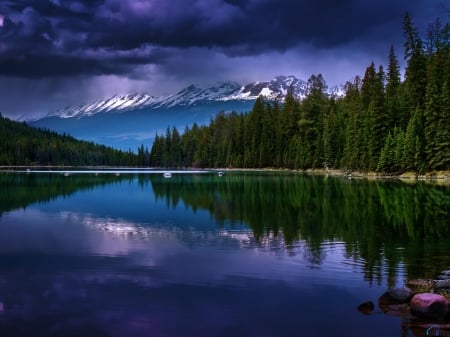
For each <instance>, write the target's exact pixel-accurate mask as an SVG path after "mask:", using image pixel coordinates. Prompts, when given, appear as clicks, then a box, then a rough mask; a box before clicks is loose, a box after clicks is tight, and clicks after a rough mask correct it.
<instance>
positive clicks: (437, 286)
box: [434, 279, 450, 291]
mask: <svg viewBox="0 0 450 337" xmlns="http://www.w3.org/2000/svg"><path fill="white" fill-rule="evenodd" d="M444 289H445V290H450V279H448V280H436V281H435V282H434V290H435V291H439V290H444Z"/></svg>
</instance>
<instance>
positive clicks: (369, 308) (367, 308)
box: [358, 301, 375, 315]
mask: <svg viewBox="0 0 450 337" xmlns="http://www.w3.org/2000/svg"><path fill="white" fill-rule="evenodd" d="M374 308H375V306H374V305H373V302H372V301H367V302H364V303H361V304H360V305H358V311H359V312H360V313H362V314H364V315H370V314H371V313H372V312H373V309H374Z"/></svg>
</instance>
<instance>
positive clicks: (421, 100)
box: [150, 13, 450, 174]
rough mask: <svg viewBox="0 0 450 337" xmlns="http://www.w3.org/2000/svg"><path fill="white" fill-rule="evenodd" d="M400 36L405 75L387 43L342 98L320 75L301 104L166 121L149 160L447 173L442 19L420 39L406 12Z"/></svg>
mask: <svg viewBox="0 0 450 337" xmlns="http://www.w3.org/2000/svg"><path fill="white" fill-rule="evenodd" d="M403 33H404V59H405V63H406V69H405V73H404V76H401V73H400V65H399V61H398V58H397V55H396V53H395V51H394V48H393V47H391V49H390V51H389V53H387V54H388V58H387V59H388V64H387V67H386V69H385V68H384V67H383V66H382V65H375V64H374V63H373V62H372V63H371V64H370V65H369V66H368V67H367V68H366V70H365V73H364V75H363V76H362V77H360V76H356V77H355V78H354V79H353V80H352V81H349V82H347V83H346V84H345V95H344V96H343V97H333V96H331V97H330V96H329V95H328V94H326V89H327V84H326V82H325V80H324V78H323V76H322V75H320V74H318V75H312V76H311V77H310V78H309V79H308V82H307V84H308V91H307V96H306V98H304V99H303V100H301V101H300V100H298V99H296V98H295V97H294V96H293V95H292V93H288V95H287V97H286V98H285V100H284V102H283V103H280V102H268V101H265V100H264V98H263V97H262V96H261V97H259V98H258V99H257V100H256V102H255V104H254V106H253V109H252V110H251V111H250V112H249V113H246V114H242V113H236V112H231V113H224V112H220V113H218V115H217V116H216V117H215V118H214V119H212V120H211V121H210V124H209V125H205V126H199V125H197V124H194V125H193V126H192V127H186V129H185V130H184V131H183V132H182V133H180V132H179V130H177V129H176V128H175V127H173V128H170V127H168V128H167V130H166V133H165V134H164V135H156V137H155V140H154V143H153V145H152V148H151V151H150V165H151V166H154V167H229V168H232V167H238V168H266V167H273V168H289V169H309V168H325V169H332V168H333V169H343V170H362V171H377V172H381V173H390V174H399V173H402V172H406V171H413V172H418V173H424V172H432V171H439V170H450V23H449V22H447V23H445V24H444V23H442V22H441V21H440V20H439V19H437V20H436V21H435V22H433V23H432V24H430V25H429V27H428V29H427V32H426V37H425V38H422V37H420V35H419V32H418V30H417V28H416V27H415V25H414V23H413V21H412V20H411V18H410V16H409V15H408V14H407V13H406V14H405V16H404V21H403Z"/></svg>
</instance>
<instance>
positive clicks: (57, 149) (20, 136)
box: [0, 114, 141, 166]
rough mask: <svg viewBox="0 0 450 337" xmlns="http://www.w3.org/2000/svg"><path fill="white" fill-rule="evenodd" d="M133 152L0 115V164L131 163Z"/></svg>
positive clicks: (126, 164)
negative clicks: (81, 139) (43, 128)
mask: <svg viewBox="0 0 450 337" xmlns="http://www.w3.org/2000/svg"><path fill="white" fill-rule="evenodd" d="M139 164H141V163H140V162H139V158H138V156H137V155H135V154H134V153H132V152H131V151H129V152H123V151H119V150H116V149H112V148H109V147H106V146H104V145H97V144H94V143H92V142H86V141H80V140H77V139H75V138H73V137H71V136H68V135H59V134H57V133H56V132H52V131H48V130H40V129H36V128H33V127H30V126H28V125H26V124H25V123H19V122H15V121H12V120H10V119H8V118H5V117H2V116H1V114H0V165H2V166H19V165H40V166H47V165H53V166H64V165H68V166H116V165H117V166H118V165H123V166H134V165H139Z"/></svg>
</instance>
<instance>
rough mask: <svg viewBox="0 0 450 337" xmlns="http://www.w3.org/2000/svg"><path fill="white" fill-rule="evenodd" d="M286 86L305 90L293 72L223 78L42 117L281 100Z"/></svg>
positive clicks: (302, 92)
mask: <svg viewBox="0 0 450 337" xmlns="http://www.w3.org/2000/svg"><path fill="white" fill-rule="evenodd" d="M290 88H292V92H293V94H294V95H295V96H296V97H298V98H299V99H302V98H304V97H305V95H306V92H307V83H306V82H305V81H302V80H299V79H298V78H296V77H295V76H278V77H275V78H274V79H272V80H270V81H265V82H259V81H258V82H253V83H249V84H247V85H245V86H240V85H239V84H237V83H235V82H226V83H223V84H221V85H218V86H214V87H210V88H207V89H203V88H200V87H199V86H196V85H190V86H188V87H186V88H184V89H183V90H181V91H180V92H178V93H176V94H173V95H167V96H152V95H150V94H138V93H132V94H126V95H115V96H112V97H110V98H108V99H101V100H98V101H95V102H92V103H88V104H81V105H72V106H68V107H66V108H64V109H60V110H57V111H54V112H51V113H49V114H48V115H47V116H46V117H60V118H74V117H75V118H81V117H89V116H93V115H96V114H99V113H122V112H126V111H132V110H139V109H161V108H173V107H176V106H178V107H182V106H195V105H199V104H205V103H211V102H227V101H241V100H245V101H254V100H256V98H258V96H260V95H262V96H264V97H266V98H267V99H269V100H275V99H278V100H281V101H282V100H283V98H284V97H285V96H286V94H287V92H288V90H289V89H290Z"/></svg>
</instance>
